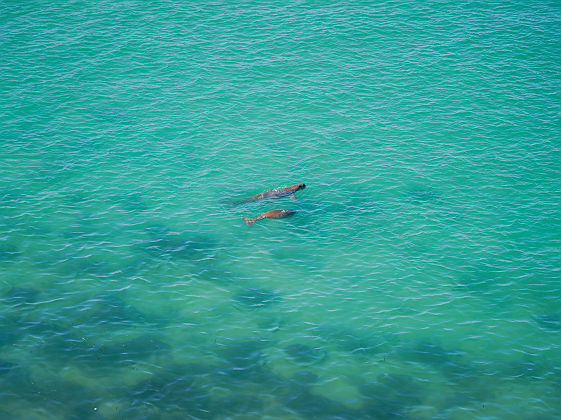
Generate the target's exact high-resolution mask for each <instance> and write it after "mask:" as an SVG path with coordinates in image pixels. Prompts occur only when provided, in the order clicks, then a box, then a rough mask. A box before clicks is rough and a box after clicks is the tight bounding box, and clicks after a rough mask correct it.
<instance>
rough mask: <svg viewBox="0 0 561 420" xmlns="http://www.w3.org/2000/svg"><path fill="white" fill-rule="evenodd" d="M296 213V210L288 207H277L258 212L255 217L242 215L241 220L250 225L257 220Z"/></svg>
mask: <svg viewBox="0 0 561 420" xmlns="http://www.w3.org/2000/svg"><path fill="white" fill-rule="evenodd" d="M294 214H296V210H289V209H277V210H271V211H268V212H266V213H263V214H260V215H259V216H257V217H253V218H252V217H242V219H243V221H244V222H246V223H247V225H248V226H251V225H252V224H254V223H255V222H257V221H258V220H263V219H280V218H283V217H290V216H293V215H294Z"/></svg>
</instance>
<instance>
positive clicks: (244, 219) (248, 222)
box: [242, 217, 255, 226]
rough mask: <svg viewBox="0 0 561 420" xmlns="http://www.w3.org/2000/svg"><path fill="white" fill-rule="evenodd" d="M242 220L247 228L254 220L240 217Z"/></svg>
mask: <svg viewBox="0 0 561 420" xmlns="http://www.w3.org/2000/svg"><path fill="white" fill-rule="evenodd" d="M242 220H243V221H244V222H246V223H247V225H248V226H251V225H252V224H254V223H255V219H252V218H251V217H242Z"/></svg>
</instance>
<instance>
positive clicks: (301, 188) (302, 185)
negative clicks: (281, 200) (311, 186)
mask: <svg viewBox="0 0 561 420" xmlns="http://www.w3.org/2000/svg"><path fill="white" fill-rule="evenodd" d="M304 188H306V184H298V189H297V190H296V191H300V190H303V189H304Z"/></svg>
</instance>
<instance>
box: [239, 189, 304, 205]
mask: <svg viewBox="0 0 561 420" xmlns="http://www.w3.org/2000/svg"><path fill="white" fill-rule="evenodd" d="M304 188H306V184H296V185H291V186H290V187H283V188H275V189H274V190H269V191H263V192H262V193H259V194H255V195H252V196H251V197H247V198H246V199H244V200H242V201H238V202H236V203H235V204H242V203H251V202H252V201H257V200H264V199H266V198H279V197H285V196H287V195H289V196H290V198H292V199H293V200H296V196H295V195H294V193H295V192H296V191H300V190H303V189H304Z"/></svg>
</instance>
